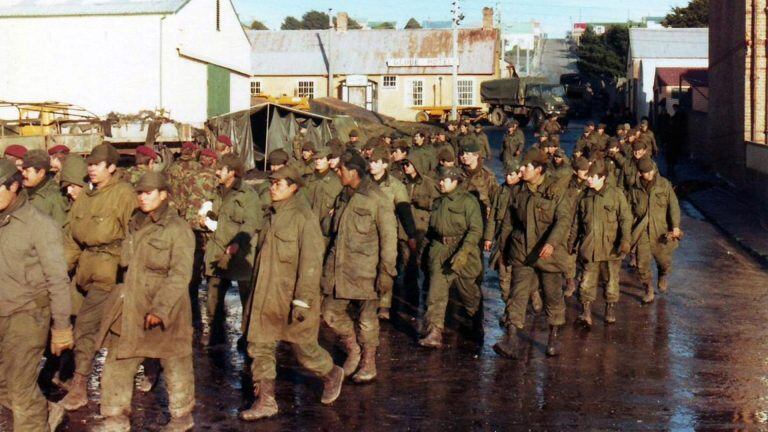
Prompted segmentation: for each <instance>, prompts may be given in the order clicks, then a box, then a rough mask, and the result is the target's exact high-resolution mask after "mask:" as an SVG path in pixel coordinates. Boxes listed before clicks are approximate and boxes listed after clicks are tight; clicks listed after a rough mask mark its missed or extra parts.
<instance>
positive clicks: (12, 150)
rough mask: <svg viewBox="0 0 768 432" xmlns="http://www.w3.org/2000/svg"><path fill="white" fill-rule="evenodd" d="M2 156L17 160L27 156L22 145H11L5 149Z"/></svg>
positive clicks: (25, 149)
mask: <svg viewBox="0 0 768 432" xmlns="http://www.w3.org/2000/svg"><path fill="white" fill-rule="evenodd" d="M3 154H4V155H6V156H13V157H15V158H18V159H24V155H25V154H27V148H26V147H24V146H23V145H18V144H13V145H9V146H8V147H6V148H5V152H4V153H3Z"/></svg>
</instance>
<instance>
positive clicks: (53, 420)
mask: <svg viewBox="0 0 768 432" xmlns="http://www.w3.org/2000/svg"><path fill="white" fill-rule="evenodd" d="M65 413H66V411H65V410H64V407H63V406H61V405H59V404H57V403H54V402H50V401H49V402H48V429H49V430H50V431H51V432H54V431H55V430H56V428H57V427H59V425H60V424H61V422H62V421H64V414H65Z"/></svg>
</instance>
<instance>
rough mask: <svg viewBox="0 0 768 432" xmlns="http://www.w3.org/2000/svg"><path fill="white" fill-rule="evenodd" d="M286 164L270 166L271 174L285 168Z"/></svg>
mask: <svg viewBox="0 0 768 432" xmlns="http://www.w3.org/2000/svg"><path fill="white" fill-rule="evenodd" d="M284 166H285V164H270V165H269V171H270V172H277V171H279V170H280V168H282V167H284Z"/></svg>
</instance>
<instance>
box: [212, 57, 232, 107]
mask: <svg viewBox="0 0 768 432" xmlns="http://www.w3.org/2000/svg"><path fill="white" fill-rule="evenodd" d="M228 112H230V106H229V71H228V70H226V69H224V68H222V67H219V66H216V65H212V64H209V65H208V117H209V118H210V117H215V116H217V115H221V114H226V113H228Z"/></svg>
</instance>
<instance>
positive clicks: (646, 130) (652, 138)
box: [638, 119, 659, 157]
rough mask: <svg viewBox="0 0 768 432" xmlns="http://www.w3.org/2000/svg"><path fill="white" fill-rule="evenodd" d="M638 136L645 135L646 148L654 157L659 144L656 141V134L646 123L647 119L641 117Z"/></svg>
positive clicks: (657, 151) (657, 152)
mask: <svg viewBox="0 0 768 432" xmlns="http://www.w3.org/2000/svg"><path fill="white" fill-rule="evenodd" d="M638 132H639V134H640V136H642V137H645V138H646V139H647V140H648V141H647V144H648V149H649V150H650V152H651V156H653V157H656V156H657V155H658V154H659V145H658V144H657V143H656V135H654V133H653V131H652V130H651V128H650V127H649V125H648V120H647V119H643V120H641V121H640V128H639V130H638Z"/></svg>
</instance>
